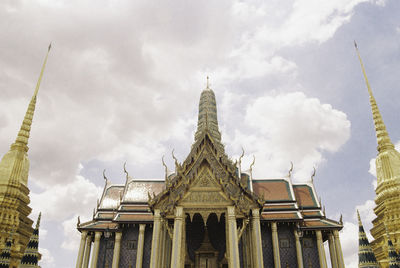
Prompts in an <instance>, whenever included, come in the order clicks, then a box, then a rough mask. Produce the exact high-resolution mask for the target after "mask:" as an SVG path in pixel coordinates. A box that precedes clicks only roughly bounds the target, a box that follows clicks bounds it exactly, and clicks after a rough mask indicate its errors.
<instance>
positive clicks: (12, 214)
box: [0, 46, 51, 267]
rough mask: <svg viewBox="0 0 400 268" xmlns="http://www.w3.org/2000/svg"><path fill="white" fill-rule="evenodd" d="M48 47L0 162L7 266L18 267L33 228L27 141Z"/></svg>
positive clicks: (0, 221) (0, 233) (1, 240)
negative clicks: (14, 135)
mask: <svg viewBox="0 0 400 268" xmlns="http://www.w3.org/2000/svg"><path fill="white" fill-rule="evenodd" d="M50 47H51V46H49V48H48V50H47V54H46V57H45V59H44V63H43V66H42V69H41V72H40V75H39V79H38V82H37V84H36V88H35V91H34V93H33V96H32V98H31V101H30V103H29V106H28V109H27V111H26V114H25V117H24V120H23V122H22V125H21V128H20V130H19V132H18V135H17V138H16V140H15V142H14V143H13V144H12V145H11V148H10V150H9V151H8V152H7V153H6V154H5V155H4V156H3V158H2V160H1V162H0V245H4V244H6V240H7V239H8V238H9V236H10V233H11V232H13V242H12V244H11V249H10V267H18V266H19V264H20V262H21V259H22V257H23V255H24V252H25V249H26V247H27V245H28V243H29V240H30V238H31V236H32V234H33V231H34V229H33V228H32V223H33V221H32V220H31V219H30V218H29V217H28V216H29V214H30V213H31V211H32V209H31V208H30V207H29V202H30V200H29V188H28V173H29V158H28V149H29V148H28V141H29V135H30V130H31V126H32V119H33V114H34V112H35V107H36V99H37V94H38V91H39V87H40V82H41V80H42V77H43V72H44V69H45V66H46V62H47V58H48V55H49V51H50Z"/></svg>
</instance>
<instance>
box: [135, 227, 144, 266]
mask: <svg viewBox="0 0 400 268" xmlns="http://www.w3.org/2000/svg"><path fill="white" fill-rule="evenodd" d="M145 230H146V225H145V224H139V239H138V247H137V251H136V268H142V264H143V248H144V231H145Z"/></svg>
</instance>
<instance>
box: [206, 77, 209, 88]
mask: <svg viewBox="0 0 400 268" xmlns="http://www.w3.org/2000/svg"><path fill="white" fill-rule="evenodd" d="M206 88H208V89H210V79H209V77H208V75H207V87H206Z"/></svg>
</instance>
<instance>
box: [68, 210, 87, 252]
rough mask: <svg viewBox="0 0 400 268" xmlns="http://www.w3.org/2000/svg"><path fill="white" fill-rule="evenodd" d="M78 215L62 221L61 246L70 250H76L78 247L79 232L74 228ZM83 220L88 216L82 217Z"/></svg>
mask: <svg viewBox="0 0 400 268" xmlns="http://www.w3.org/2000/svg"><path fill="white" fill-rule="evenodd" d="M77 217H78V215H74V216H73V217H72V218H70V219H68V220H65V221H63V222H62V228H63V235H64V241H63V242H62V244H61V248H63V249H67V250H70V251H74V252H75V251H76V252H77V250H78V248H79V243H80V238H81V236H80V233H79V232H78V231H77V230H76V222H77V220H76V219H77ZM82 220H83V222H84V221H87V220H88V218H82Z"/></svg>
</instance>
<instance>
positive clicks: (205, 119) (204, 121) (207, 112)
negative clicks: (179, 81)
mask: <svg viewBox="0 0 400 268" xmlns="http://www.w3.org/2000/svg"><path fill="white" fill-rule="evenodd" d="M205 131H208V133H209V134H210V135H211V136H212V137H213V139H214V141H216V142H218V143H220V142H221V133H220V132H219V128H218V119H217V103H216V100H215V94H214V91H213V90H212V89H211V88H210V82H209V78H208V76H207V87H206V88H205V89H204V90H203V91H202V92H201V96H200V103H199V116H198V121H197V131H196V133H195V141H197V140H198V139H200V137H201V135H202V133H203V132H205Z"/></svg>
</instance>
